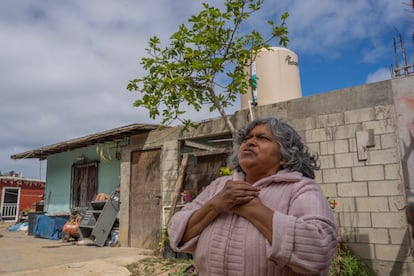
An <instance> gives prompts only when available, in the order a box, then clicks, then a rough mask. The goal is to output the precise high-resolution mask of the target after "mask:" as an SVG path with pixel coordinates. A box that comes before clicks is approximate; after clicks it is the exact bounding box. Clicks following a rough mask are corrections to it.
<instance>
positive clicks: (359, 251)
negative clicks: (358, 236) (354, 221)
mask: <svg viewBox="0 0 414 276" xmlns="http://www.w3.org/2000/svg"><path fill="white" fill-rule="evenodd" d="M348 246H349V248H350V249H351V250H352V252H354V253H355V254H356V255H357V256H358V257H360V258H361V259H363V260H371V259H375V257H376V256H375V247H374V245H373V244H370V243H348Z"/></svg>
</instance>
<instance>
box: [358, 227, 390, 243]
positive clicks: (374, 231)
mask: <svg viewBox="0 0 414 276" xmlns="http://www.w3.org/2000/svg"><path fill="white" fill-rule="evenodd" d="M355 232H356V233H355V237H356V242H360V243H382V244H389V238H388V230H387V229H384V228H357V229H356V231H355Z"/></svg>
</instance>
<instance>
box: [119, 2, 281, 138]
mask: <svg viewBox="0 0 414 276" xmlns="http://www.w3.org/2000/svg"><path fill="white" fill-rule="evenodd" d="M263 1H264V0H226V2H225V4H224V8H223V10H220V9H219V8H216V7H213V6H210V5H208V4H206V3H203V9H202V10H201V12H200V13H199V14H198V15H193V16H191V17H190V18H189V19H188V23H189V25H190V26H189V27H188V26H186V25H184V24H182V25H180V26H179V29H178V31H177V32H175V33H174V34H173V35H172V36H171V38H170V44H169V46H167V47H164V48H161V46H160V39H159V38H158V37H156V36H154V37H152V38H150V40H149V43H148V44H149V47H148V48H146V52H147V54H148V57H144V58H142V59H141V64H142V65H143V68H144V69H145V70H147V72H148V74H147V75H146V76H144V77H142V78H136V79H133V80H131V81H130V82H129V84H128V86H127V89H128V90H130V91H139V92H141V93H142V94H143V95H142V98H140V99H138V100H136V101H135V103H134V105H135V106H137V107H140V106H143V107H145V108H146V109H148V111H149V115H150V118H152V119H155V118H156V117H157V116H162V118H163V120H162V124H170V123H171V122H173V121H174V120H179V121H180V122H181V123H183V125H184V127H185V129H188V128H189V127H191V126H195V124H194V123H193V122H192V121H191V120H190V119H181V116H182V115H183V114H184V113H185V112H186V111H185V110H184V109H183V107H182V104H183V103H186V104H187V106H191V107H193V108H194V109H195V110H196V111H200V109H201V108H202V106H203V105H209V107H210V111H211V112H212V111H214V110H218V112H219V113H220V115H221V117H222V118H223V119H224V120H225V123H226V125H227V127H228V128H229V130H230V131H231V133H232V134H233V133H234V131H235V129H234V126H233V124H232V123H231V121H230V119H229V118H228V116H227V115H226V113H225V108H226V107H227V106H229V105H232V104H233V103H234V101H235V100H236V98H237V95H239V94H244V93H246V92H247V91H248V88H249V87H252V86H253V85H254V81H253V79H252V78H249V77H248V76H246V71H245V70H246V68H249V66H250V64H251V62H252V61H253V60H254V59H255V57H256V55H257V53H258V51H259V50H260V49H261V48H268V47H269V44H268V43H269V42H270V41H271V40H273V39H274V38H276V37H279V45H282V46H285V47H286V46H287V42H288V41H289V39H288V37H287V34H288V32H287V28H286V26H285V20H286V19H287V18H288V16H289V14H288V13H287V12H285V13H283V14H282V15H281V17H280V19H281V22H282V23H281V24H280V25H276V24H275V23H274V22H273V21H271V20H270V21H267V23H268V25H269V26H270V30H271V34H270V35H269V38H267V39H264V38H263V37H262V35H261V34H260V33H259V32H258V31H255V30H253V31H251V32H250V33H247V34H243V35H242V34H241V31H242V27H243V23H246V20H247V19H248V18H249V17H250V16H251V15H252V14H254V13H255V12H257V11H259V9H260V8H261V6H262V4H263ZM160 109H162V110H160Z"/></svg>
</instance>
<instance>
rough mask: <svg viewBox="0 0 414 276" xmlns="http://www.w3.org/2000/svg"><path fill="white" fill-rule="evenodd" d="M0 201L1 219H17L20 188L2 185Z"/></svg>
mask: <svg viewBox="0 0 414 276" xmlns="http://www.w3.org/2000/svg"><path fill="white" fill-rule="evenodd" d="M1 198H2V202H1V214H0V218H1V219H2V220H9V221H17V219H18V211H19V201H20V188H15V187H3V191H2V197H1Z"/></svg>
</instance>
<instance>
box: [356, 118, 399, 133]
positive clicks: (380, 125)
mask: <svg viewBox="0 0 414 276" xmlns="http://www.w3.org/2000/svg"><path fill="white" fill-rule="evenodd" d="M362 128H363V129H370V128H372V129H374V133H375V134H376V135H378V134H385V133H395V132H396V127H395V122H394V120H393V119H386V120H379V121H369V122H363V123H362Z"/></svg>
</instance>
